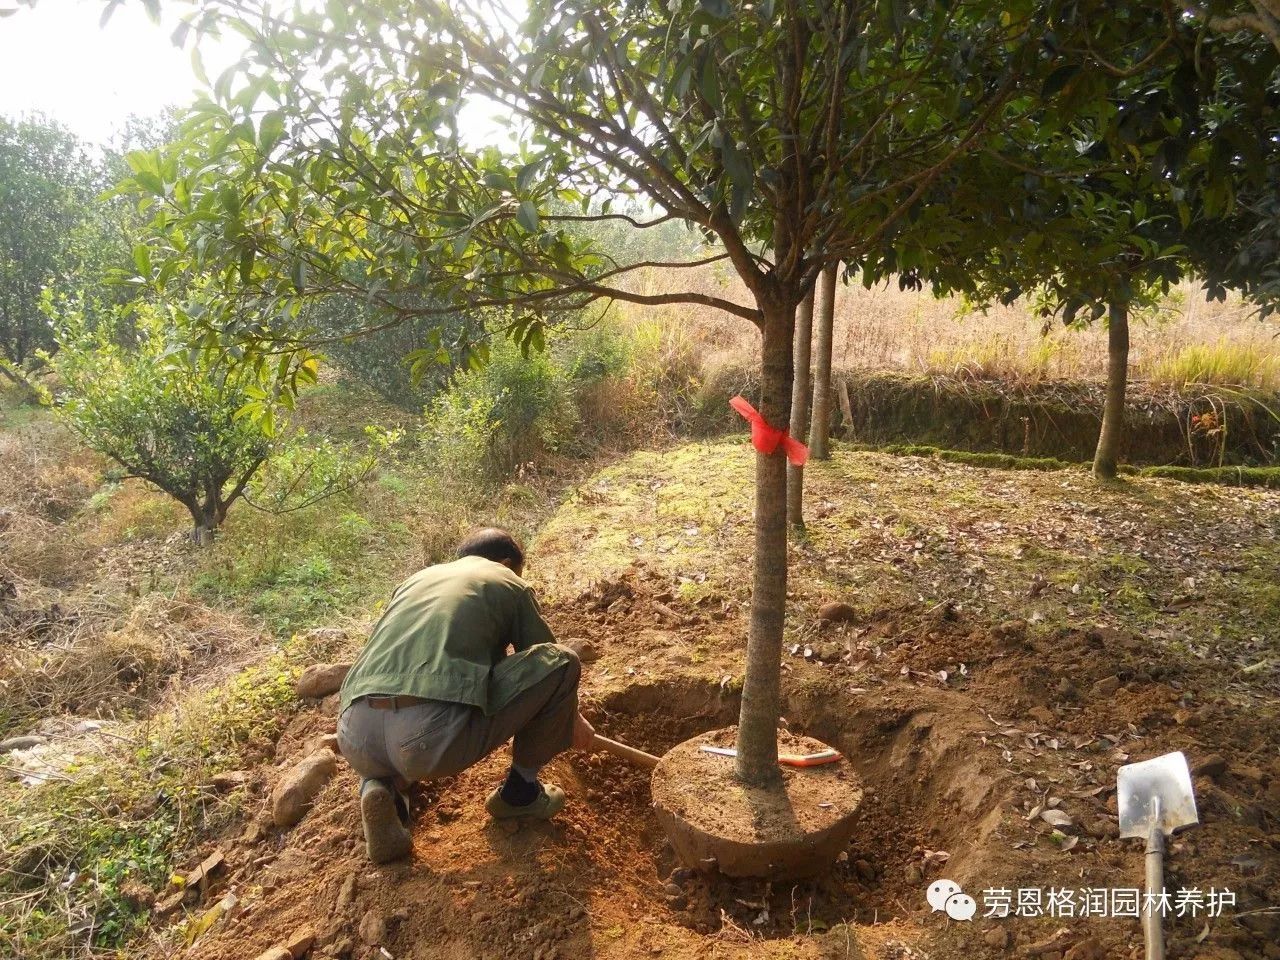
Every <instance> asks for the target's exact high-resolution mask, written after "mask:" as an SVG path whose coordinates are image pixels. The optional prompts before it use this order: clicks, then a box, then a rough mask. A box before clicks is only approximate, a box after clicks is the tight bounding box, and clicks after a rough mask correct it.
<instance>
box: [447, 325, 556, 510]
mask: <svg viewBox="0 0 1280 960" xmlns="http://www.w3.org/2000/svg"><path fill="white" fill-rule="evenodd" d="M577 426H578V412H577V409H576V406H575V404H574V402H573V391H572V389H571V384H570V381H569V377H568V376H567V375H566V373H565V371H564V369H563V368H562V367H561V366H559V365H558V364H557V363H556V362H555V360H554V358H553V357H552V356H551V355H549V354H547V353H530V354H529V355H528V356H527V357H526V356H524V355H523V354H522V353H521V351H520V349H519V348H518V347H517V346H516V345H515V344H513V343H511V342H509V341H505V340H504V341H502V342H501V343H500V344H499V345H498V346H497V347H495V348H494V349H493V351H492V353H491V355H490V358H489V362H488V363H487V364H485V365H483V366H481V367H479V368H477V369H475V370H469V371H466V372H464V373H460V374H458V375H456V376H455V377H454V379H453V383H452V387H451V388H450V390H449V391H448V392H447V393H444V394H442V395H441V396H439V397H437V398H436V400H435V401H434V402H433V403H432V404H431V405H430V406H429V407H428V408H427V426H426V431H425V434H426V435H425V437H424V439H425V440H426V442H427V443H428V445H429V447H430V450H431V454H430V458H431V460H432V463H433V465H434V466H435V467H436V469H437V470H439V472H440V473H442V474H443V475H445V476H447V477H449V478H451V479H455V480H460V481H463V482H473V483H476V484H479V485H481V486H491V485H493V484H495V483H499V482H501V481H503V480H505V479H506V478H508V477H510V476H511V475H512V474H514V473H516V472H517V471H518V470H519V469H520V468H522V467H525V466H527V465H529V464H533V463H536V462H538V461H540V460H542V459H543V458H544V457H546V456H547V455H548V454H552V453H559V452H562V451H564V450H565V449H566V448H568V447H569V446H571V444H572V441H573V437H574V434H575V431H576V429H577Z"/></svg>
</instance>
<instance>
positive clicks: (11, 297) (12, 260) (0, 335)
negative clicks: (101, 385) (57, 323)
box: [0, 116, 98, 382]
mask: <svg viewBox="0 0 1280 960" xmlns="http://www.w3.org/2000/svg"><path fill="white" fill-rule="evenodd" d="M97 186H98V181H97V178H96V171H95V170H94V166H93V163H92V162H91V158H90V156H89V154H88V151H87V150H86V148H85V145H84V144H83V143H81V142H80V141H79V140H78V139H77V138H76V137H75V136H74V135H72V133H71V132H70V131H68V130H67V129H65V128H64V127H61V126H59V125H58V124H56V123H54V122H53V121H51V120H47V119H45V118H43V117H40V116H33V117H30V118H27V119H19V120H10V119H7V118H4V117H0V373H4V374H6V376H8V377H9V379H11V380H14V381H16V382H21V381H22V380H23V373H22V371H23V369H24V368H25V367H26V366H27V365H28V364H29V363H31V362H32V361H33V360H34V359H35V357H36V355H37V353H38V351H41V350H47V349H50V348H51V347H53V346H54V340H53V331H52V330H51V329H50V327H49V323H48V321H47V320H46V319H45V317H44V315H43V314H42V313H41V312H40V295H41V291H42V290H44V288H45V287H47V286H49V285H51V284H55V283H60V282H64V281H66V280H67V279H68V278H69V276H70V275H71V274H72V273H73V272H74V271H75V270H76V269H77V266H78V263H79V260H80V257H82V256H83V255H84V254H85V253H86V252H87V251H89V250H90V249H92V244H91V242H90V240H89V238H88V237H87V236H86V235H85V232H84V227H85V224H86V221H87V220H88V218H89V211H90V207H91V202H92V198H93V196H94V193H95V192H96V187H97Z"/></svg>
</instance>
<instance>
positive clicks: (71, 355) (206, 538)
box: [51, 305, 315, 544]
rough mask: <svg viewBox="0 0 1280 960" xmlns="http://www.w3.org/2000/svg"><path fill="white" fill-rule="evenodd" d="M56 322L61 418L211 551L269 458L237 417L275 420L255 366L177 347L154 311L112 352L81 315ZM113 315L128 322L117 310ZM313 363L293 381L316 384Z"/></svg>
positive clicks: (252, 423)
mask: <svg viewBox="0 0 1280 960" xmlns="http://www.w3.org/2000/svg"><path fill="white" fill-rule="evenodd" d="M51 312H54V311H51ZM56 314H57V320H56V327H55V329H56V336H57V343H58V346H59V347H60V349H59V351H58V352H57V354H56V355H55V356H54V357H53V358H52V361H51V362H52V364H53V366H54V369H55V371H56V373H57V374H58V375H59V377H60V379H61V382H62V388H61V391H60V393H59V395H58V397H57V401H56V408H55V409H56V412H57V415H58V417H59V418H60V419H61V420H62V421H63V422H64V423H66V424H67V425H68V426H69V427H71V429H72V430H74V431H75V432H76V433H78V434H79V435H80V436H81V437H82V438H84V441H85V443H87V444H88V445H89V446H90V447H92V448H93V449H94V450H97V451H98V452H100V453H103V454H105V455H106V456H108V457H110V458H111V459H112V460H114V461H116V463H118V464H120V465H121V466H122V467H124V468H125V470H126V471H128V476H130V477H136V478H138V479H141V480H146V481H148V482H149V483H153V484H155V485H156V486H157V487H159V488H160V489H161V490H163V491H164V492H165V493H167V494H169V496H171V497H173V498H174V499H175V500H177V501H178V502H179V503H181V504H182V505H183V506H184V507H186V508H187V510H188V511H189V512H190V514H191V519H192V522H193V523H194V526H195V529H194V531H193V537H194V539H195V540H196V542H197V543H201V544H205V543H208V542H210V541H211V540H212V538H213V532H214V531H215V530H216V529H217V528H218V527H219V526H220V525H221V524H222V521H223V520H225V519H226V516H227V510H228V509H230V507H231V505H232V504H233V503H235V502H236V501H237V500H238V499H240V498H241V497H242V496H244V494H245V491H246V490H247V489H248V487H249V483H250V481H251V480H252V479H253V477H254V474H255V473H256V472H257V471H258V469H259V468H260V467H261V466H262V465H263V463H264V462H265V461H266V460H267V458H268V456H270V454H271V452H272V442H273V441H272V437H271V436H270V435H269V434H268V432H267V431H264V429H263V423H264V420H263V419H262V418H255V417H249V416H242V415H240V412H241V411H242V410H243V409H244V408H245V407H246V406H247V405H249V404H251V403H253V402H257V403H259V404H263V403H265V404H266V410H265V412H266V414H268V415H269V416H270V417H272V418H274V415H275V410H276V404H275V403H272V402H271V401H269V400H268V398H267V397H266V395H265V394H264V392H263V391H262V390H261V389H260V388H259V386H258V380H257V378H256V376H255V374H254V372H253V369H252V367H251V366H248V365H240V366H233V365H231V364H230V363H229V362H227V361H226V360H225V359H220V357H219V355H218V354H215V353H214V352H211V351H203V350H196V351H190V350H187V349H186V348H185V346H183V347H181V348H179V347H178V346H176V345H175V343H174V341H173V340H172V339H171V337H172V335H173V334H174V333H175V332H177V329H176V328H175V325H174V322H173V318H172V316H168V315H166V311H164V310H163V308H160V307H153V306H139V307H137V308H136V309H135V310H134V311H133V315H132V317H129V318H127V322H129V323H130V324H131V325H132V329H133V330H134V331H135V336H136V346H134V347H132V348H125V347H122V346H121V345H120V344H119V342H118V339H119V338H118V337H117V336H116V332H117V331H116V329H115V328H114V325H113V324H111V323H100V324H97V325H92V324H90V323H89V322H87V321H86V319H85V312H84V311H83V309H80V308H78V307H75V306H67V305H64V306H63V307H62V308H61V309H58V310H57V311H56ZM113 316H114V317H115V318H116V320H117V322H126V318H125V317H124V313H123V311H116V312H115V313H114V314H113ZM313 363H314V362H311V363H309V364H304V366H303V367H302V368H301V369H300V370H299V371H297V373H298V375H299V378H300V379H302V380H310V379H313V378H314V373H315V367H314V365H313Z"/></svg>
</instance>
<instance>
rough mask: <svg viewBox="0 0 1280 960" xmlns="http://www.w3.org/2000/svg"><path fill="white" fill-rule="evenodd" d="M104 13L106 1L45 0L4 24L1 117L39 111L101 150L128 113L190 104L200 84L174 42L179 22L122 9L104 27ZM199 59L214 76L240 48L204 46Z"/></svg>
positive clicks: (128, 6) (0, 33)
mask: <svg viewBox="0 0 1280 960" xmlns="http://www.w3.org/2000/svg"><path fill="white" fill-rule="evenodd" d="M0 6H5V7H8V6H12V3H11V2H8V0H0ZM102 10H103V2H102V0H41V2H39V3H38V4H36V7H35V9H29V8H27V7H20V8H19V9H18V12H17V13H15V14H14V15H13V16H10V17H3V18H0V114H4V115H7V116H14V115H16V114H22V113H29V112H31V111H39V112H41V113H44V114H47V115H49V116H51V117H53V118H55V119H56V120H58V121H60V122H61V123H63V124H65V125H66V126H68V127H70V128H71V129H72V130H73V131H75V132H76V133H77V134H79V135H80V136H81V137H84V138H85V139H86V140H91V141H95V142H98V143H102V142H105V141H108V140H109V139H110V138H111V137H112V135H113V134H114V133H116V132H117V131H119V130H120V129H121V128H122V127H123V125H124V121H125V119H126V118H127V117H128V116H129V115H130V114H135V113H136V114H143V115H150V114H155V113H159V112H160V111H161V110H162V109H163V108H164V107H165V106H167V105H169V104H186V103H189V102H190V101H191V100H192V98H193V96H194V92H195V89H196V87H197V85H198V81H197V80H196V78H195V73H194V71H193V70H192V69H191V56H190V53H189V52H187V51H183V50H179V49H178V48H177V47H175V46H174V45H173V43H172V42H171V41H170V40H169V35H170V33H172V31H173V26H174V23H173V22H169V23H167V24H164V23H162V24H161V25H159V26H157V25H156V24H153V23H152V22H151V21H150V19H148V17H147V15H146V13H145V12H144V11H143V8H142V4H140V3H125V4H123V5H122V6H121V7H119V8H118V9H117V10H116V12H115V13H114V14H113V15H112V17H111V20H110V21H109V22H108V23H107V25H106V26H105V27H99V26H98V21H99V20H100V19H101V16H102ZM170 19H172V18H170ZM201 52H202V54H203V56H204V60H205V65H206V67H207V68H208V69H209V71H210V73H212V72H213V71H214V70H215V69H217V67H218V65H219V64H222V65H226V64H228V63H230V62H231V59H232V57H233V55H234V52H235V47H234V46H233V45H230V44H228V43H227V42H225V41H224V42H223V43H221V44H215V43H213V42H212V41H202V43H201Z"/></svg>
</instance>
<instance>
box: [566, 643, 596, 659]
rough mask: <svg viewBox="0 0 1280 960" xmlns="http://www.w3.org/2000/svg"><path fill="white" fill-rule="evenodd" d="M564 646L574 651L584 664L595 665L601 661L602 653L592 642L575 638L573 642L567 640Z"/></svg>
mask: <svg viewBox="0 0 1280 960" xmlns="http://www.w3.org/2000/svg"><path fill="white" fill-rule="evenodd" d="M564 646H566V647H568V648H569V649H570V650H572V651H573V652H574V653H575V654H576V655H577V657H578V659H579V660H581V661H582V662H583V663H595V662H596V661H597V660H599V659H600V651H599V650H597V649H596V645H595V644H594V643H592V642H591V641H590V640H583V639H581V638H577V637H575V638H574V639H572V640H566V641H565V642H564Z"/></svg>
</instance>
